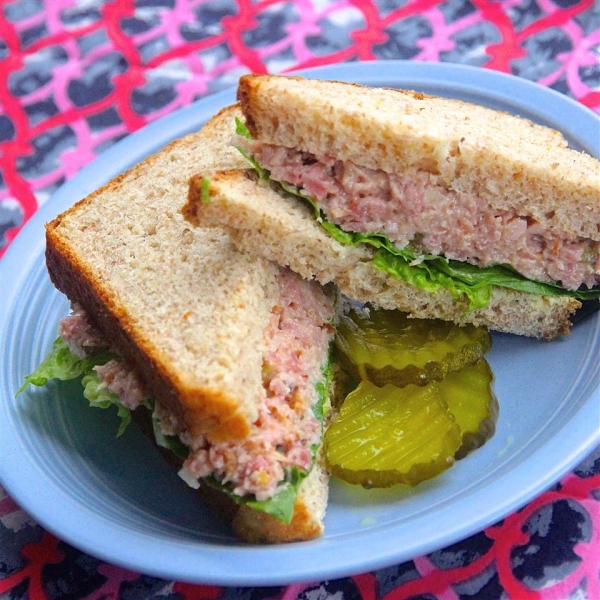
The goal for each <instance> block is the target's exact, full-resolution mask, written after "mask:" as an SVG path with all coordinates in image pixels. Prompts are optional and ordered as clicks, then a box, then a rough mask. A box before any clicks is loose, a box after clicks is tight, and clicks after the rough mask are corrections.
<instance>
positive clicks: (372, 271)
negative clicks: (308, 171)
mask: <svg viewBox="0 0 600 600" xmlns="http://www.w3.org/2000/svg"><path fill="white" fill-rule="evenodd" d="M201 185H202V176H200V175H198V176H196V177H194V178H192V179H191V181H190V190H189V194H188V203H187V205H186V208H185V211H186V214H187V215H188V218H190V219H191V222H192V223H194V222H195V223H197V222H199V220H201V221H202V222H203V223H204V224H210V223H212V224H213V225H218V226H221V227H227V228H228V230H229V231H230V234H231V236H232V237H233V239H234V240H235V241H236V242H237V243H238V245H239V247H241V248H242V249H245V250H248V251H251V252H255V253H260V254H261V255H262V256H264V257H266V258H268V259H269V260H274V261H277V262H278V263H279V264H281V265H284V266H289V267H290V268H291V269H292V270H294V271H296V272H298V273H300V274H301V275H302V276H303V277H305V278H308V279H310V278H315V279H317V280H318V281H319V282H321V283H322V284H327V283H330V282H334V283H335V284H336V285H337V287H338V288H339V289H340V291H341V292H342V293H343V294H345V295H347V296H349V297H350V298H353V299H355V300H359V301H362V302H371V303H373V304H375V305H378V306H381V307H382V308H387V309H398V310H402V311H404V312H407V313H408V314H409V315H410V316H411V317H414V318H440V319H444V320H448V321H453V322H455V323H457V324H459V325H464V324H466V323H472V324H474V325H482V326H485V327H488V328H490V329H492V330H495V331H501V332H505V333H514V334H518V335H525V336H529V337H537V338H542V339H546V340H552V339H555V338H556V337H558V336H559V335H562V334H567V333H568V332H569V328H570V316H571V315H572V314H573V313H574V312H575V310H577V309H578V308H579V307H580V306H581V303H580V302H579V301H578V300H574V299H573V298H568V297H559V296H552V297H550V296H537V295H534V294H526V293H523V292H516V291H513V290H509V289H504V288H497V287H495V288H494V289H493V292H492V297H491V300H490V302H489V304H488V305H487V306H486V307H484V308H482V309H478V310H474V311H472V312H467V309H468V301H467V300H466V299H457V298H455V297H453V296H452V294H450V292H448V291H445V290H440V291H439V292H438V293H437V294H431V293H429V292H426V291H424V290H421V289H419V288H416V287H415V286H413V285H410V284H408V283H406V282H404V281H401V280H399V279H397V278H395V277H393V276H392V275H390V274H387V273H384V272H382V271H380V270H379V269H377V268H376V267H375V266H374V265H373V262H372V258H373V253H374V251H373V249H371V248H370V247H366V246H365V245H360V246H357V247H352V246H347V245H344V244H341V243H340V242H337V241H336V240H334V239H333V238H332V237H331V236H329V235H328V234H327V233H326V232H325V230H324V229H323V228H322V227H320V225H319V224H318V223H316V222H315V219H314V216H313V214H312V213H311V211H310V210H309V209H308V208H307V207H306V206H304V205H303V204H302V203H301V202H298V201H297V199H296V198H291V197H288V196H284V195H282V194H280V193H279V192H277V191H274V190H273V189H271V188H270V187H268V186H265V185H258V184H257V182H256V178H255V177H254V175H253V174H252V173H251V172H250V171H247V170H230V171H222V172H216V173H212V174H211V175H210V188H209V192H210V203H209V204H203V203H202V202H200V193H201V192H200V187H201Z"/></svg>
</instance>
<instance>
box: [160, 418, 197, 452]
mask: <svg viewBox="0 0 600 600" xmlns="http://www.w3.org/2000/svg"><path fill="white" fill-rule="evenodd" d="M152 428H153V431H154V439H155V440H156V443H157V444H158V445H159V446H160V447H161V448H166V449H167V450H170V451H171V452H172V453H173V454H174V455H175V456H177V458H180V459H181V460H185V459H186V458H187V457H188V456H189V454H190V450H189V448H188V447H187V446H186V445H185V444H184V443H183V442H182V441H181V440H180V439H179V436H177V435H166V434H165V433H163V430H162V428H161V426H160V423H159V421H158V419H156V418H155V417H152Z"/></svg>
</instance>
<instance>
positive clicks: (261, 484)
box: [182, 271, 334, 501]
mask: <svg viewBox="0 0 600 600" xmlns="http://www.w3.org/2000/svg"><path fill="white" fill-rule="evenodd" d="M279 288H280V293H281V296H280V301H279V303H278V304H277V306H275V308H274V310H273V314H272V317H271V323H270V327H269V329H268V331H267V333H266V336H267V342H268V351H267V354H266V356H265V359H264V363H263V378H264V385H265V395H264V397H263V398H262V399H261V401H260V405H259V417H258V420H257V421H256V422H255V423H254V424H253V426H252V431H251V433H250V435H249V436H248V437H247V438H245V439H244V440H241V441H237V442H229V443H219V444H212V445H209V444H208V443H207V441H206V440H205V439H200V440H193V441H191V442H190V444H189V445H190V448H191V450H192V453H191V454H190V456H189V458H188V459H187V460H186V462H185V465H184V467H185V469H186V471H187V472H188V473H189V474H190V475H192V476H193V477H196V478H200V477H207V476H213V477H215V478H216V479H217V480H218V481H220V482H221V483H223V484H228V485H229V486H231V489H232V490H233V493H234V494H237V495H240V496H245V495H248V494H253V495H254V496H255V497H256V499H257V500H259V501H260V500H265V499H267V498H271V497H272V496H274V495H275V494H276V493H277V491H278V488H279V486H280V484H281V483H282V481H283V480H284V479H285V475H286V472H287V471H288V470H289V469H291V468H293V467H297V468H299V469H302V470H305V471H307V470H309V469H310V468H311V466H312V460H313V453H312V449H311V446H313V445H315V444H319V443H320V439H321V428H322V425H321V422H320V421H319V419H318V418H317V416H316V415H315V414H314V413H313V410H312V407H313V405H314V404H315V403H316V402H317V399H318V394H317V390H316V387H315V386H316V384H317V382H318V381H319V380H320V379H321V377H322V372H321V369H322V368H323V365H324V363H325V360H326V357H327V355H328V349H329V344H330V342H331V339H332V336H333V328H332V326H331V324H330V322H331V320H332V317H333V310H334V308H333V300H332V298H331V297H330V296H329V295H327V294H326V293H325V292H324V291H323V290H322V289H321V287H320V286H319V285H318V284H317V283H315V282H311V281H306V280H304V279H302V278H300V277H299V276H298V275H296V274H295V273H292V272H291V271H282V272H281V275H280V277H279ZM182 440H183V441H184V443H185V441H186V440H185V439H184V436H182Z"/></svg>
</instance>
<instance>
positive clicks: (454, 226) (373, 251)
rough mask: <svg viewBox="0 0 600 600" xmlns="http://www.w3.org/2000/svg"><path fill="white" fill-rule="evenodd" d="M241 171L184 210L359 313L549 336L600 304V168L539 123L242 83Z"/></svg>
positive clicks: (327, 87) (329, 86)
mask: <svg viewBox="0 0 600 600" xmlns="http://www.w3.org/2000/svg"><path fill="white" fill-rule="evenodd" d="M238 100H239V102H240V104H241V108H242V112H243V114H244V119H243V121H240V122H239V123H238V127H237V134H236V136H235V137H234V139H233V141H232V143H233V145H235V146H236V147H237V148H238V149H239V150H240V152H241V153H243V154H244V156H246V157H247V159H248V161H249V166H250V165H251V166H252V170H253V171H254V174H252V173H251V172H250V171H248V170H247V169H246V170H233V171H229V172H218V173H208V172H204V173H199V174H197V175H196V176H195V177H194V178H193V179H192V180H191V182H190V191H189V196H188V202H187V204H186V205H185V207H184V209H183V212H184V214H185V216H186V218H187V219H188V220H189V221H190V222H191V223H192V224H198V223H203V224H204V225H206V224H208V223H212V224H218V225H219V226H223V227H226V228H227V229H228V231H230V234H231V235H232V237H233V238H234V239H235V240H236V242H237V243H238V245H239V246H241V247H243V248H244V249H247V250H250V251H253V252H256V253H259V254H261V255H262V256H265V257H268V258H269V259H271V260H275V261H277V262H278V263H279V264H281V265H286V266H289V267H290V268H292V269H293V270H295V271H297V272H298V273H300V274H301V275H303V276H304V277H306V278H313V277H314V278H316V279H317V280H319V281H320V282H321V283H323V284H325V283H327V282H331V281H333V282H335V284H336V285H337V286H338V288H339V290H340V291H341V292H342V293H343V294H345V295H347V296H349V297H351V298H354V299H356V300H359V301H363V302H371V303H373V304H376V305H379V306H381V307H383V308H387V309H400V310H402V311H405V312H407V313H408V314H409V315H410V316H412V317H415V318H440V319H444V320H449V321H454V322H456V323H458V324H465V323H473V324H475V325H483V326H486V327H488V328H490V329H493V330H497V331H501V332H508V333H514V334H519V335H526V336H532V337H538V338H544V339H553V338H555V337H557V336H558V335H560V334H565V333H568V331H569V327H570V321H571V318H572V315H573V313H574V312H575V311H576V310H577V309H579V308H580V307H581V303H582V302H588V301H589V302H594V303H596V304H597V303H598V298H599V297H600V292H599V288H598V285H599V283H600V162H599V161H598V160H596V159H595V158H593V157H591V156H589V155H587V154H585V153H581V152H577V151H575V150H573V149H571V148H569V147H568V145H567V142H566V141H565V139H564V138H563V136H562V135H561V134H560V133H559V132H557V131H554V130H552V129H549V128H547V127H544V126H541V125H537V124H535V123H533V122H531V121H529V120H526V119H524V118H520V117H517V116H513V115H510V114H507V113H504V112H499V111H495V110H493V109H490V108H487V107H483V106H478V105H474V104H469V103H466V102H462V101H459V100H454V99H447V98H440V97H434V96H430V95H426V94H422V93H416V92H413V91H402V90H391V89H374V88H367V87H363V86H359V85H353V84H347V83H341V82H334V81H316V80H309V79H303V78H299V77H285V76H261V75H248V76H244V77H242V78H241V79H240V82H239V87H238Z"/></svg>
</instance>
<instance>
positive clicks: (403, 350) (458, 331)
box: [335, 308, 492, 387]
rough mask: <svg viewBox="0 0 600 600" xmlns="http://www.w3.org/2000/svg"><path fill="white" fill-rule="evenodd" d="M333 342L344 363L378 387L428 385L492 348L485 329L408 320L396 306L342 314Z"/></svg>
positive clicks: (356, 375) (361, 378) (469, 363)
mask: <svg viewBox="0 0 600 600" xmlns="http://www.w3.org/2000/svg"><path fill="white" fill-rule="evenodd" d="M335 345H336V348H337V350H338V354H339V357H340V361H341V363H342V365H343V367H344V368H345V369H346V370H348V371H349V373H351V375H352V376H353V377H355V378H356V379H358V380H365V379H366V380H368V381H371V382H372V383H374V384H375V385H377V386H380V387H381V386H384V385H387V384H393V385H396V386H398V387H402V386H405V385H408V384H410V383H412V384H414V385H426V384H427V383H429V382H430V381H441V380H442V379H443V378H444V377H445V376H446V374H447V373H450V372H452V371H457V370H459V369H462V368H463V367H465V366H467V365H472V364H475V363H476V362H477V361H478V360H479V359H480V358H481V357H482V356H483V355H484V354H485V353H486V352H487V351H488V350H489V349H490V348H491V345H492V339H491V336H490V334H489V332H488V330H487V329H486V328H484V327H475V326H473V325H466V326H464V327H459V326H458V325H455V324H454V323H450V322H447V321H441V320H437V319H409V318H408V316H407V315H406V313H402V312H400V311H396V310H379V309H373V308H371V309H369V311H368V313H367V312H366V311H355V310H353V311H351V312H350V313H349V314H348V315H346V316H344V317H342V318H341V320H340V323H339V325H338V329H337V336H336V339H335Z"/></svg>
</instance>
